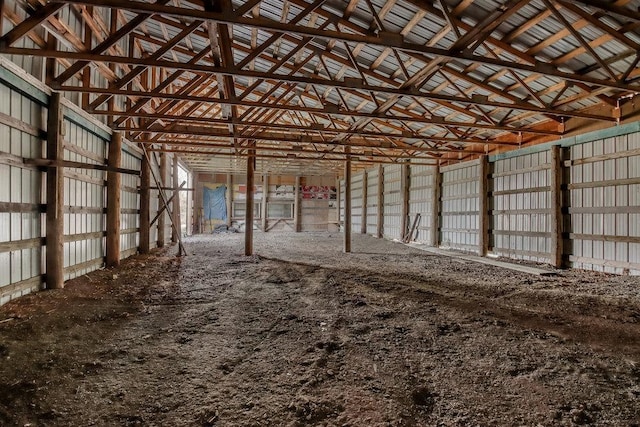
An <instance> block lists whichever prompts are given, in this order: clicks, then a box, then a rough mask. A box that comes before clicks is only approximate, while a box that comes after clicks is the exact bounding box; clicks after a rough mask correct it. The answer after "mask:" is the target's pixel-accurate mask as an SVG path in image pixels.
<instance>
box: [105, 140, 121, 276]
mask: <svg viewBox="0 0 640 427" xmlns="http://www.w3.org/2000/svg"><path fill="white" fill-rule="evenodd" d="M121 162H122V134H121V133H120V132H114V133H113V135H111V142H110V143H109V157H108V159H107V164H108V165H109V167H110V168H119V167H120V166H121ZM121 184H122V175H121V174H120V173H118V172H115V171H113V170H110V171H108V172H107V237H106V245H105V246H106V248H107V256H106V264H107V267H116V266H118V265H119V264H120V190H121V187H122V185H121Z"/></svg>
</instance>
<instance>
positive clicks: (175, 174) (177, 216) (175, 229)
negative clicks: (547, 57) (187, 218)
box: [171, 154, 182, 243]
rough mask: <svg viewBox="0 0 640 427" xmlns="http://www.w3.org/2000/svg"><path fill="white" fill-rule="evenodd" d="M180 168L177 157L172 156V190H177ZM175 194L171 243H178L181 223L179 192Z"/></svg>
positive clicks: (172, 208)
mask: <svg viewBox="0 0 640 427" xmlns="http://www.w3.org/2000/svg"><path fill="white" fill-rule="evenodd" d="M179 170H180V168H179V166H178V155H177V154H174V155H173V173H172V178H173V188H174V189H177V188H178V185H179V184H178V172H179ZM174 191H177V193H175V197H174V198H173V203H172V204H171V215H173V223H174V224H175V225H176V227H173V228H171V241H172V242H173V243H177V242H178V233H181V232H182V221H180V192H179V191H178V190H174Z"/></svg>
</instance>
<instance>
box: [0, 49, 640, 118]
mask: <svg viewBox="0 0 640 427" xmlns="http://www.w3.org/2000/svg"><path fill="white" fill-rule="evenodd" d="M0 52H1V53H6V54H12V55H33V56H43V57H55V58H65V59H70V60H76V61H79V62H90V61H93V62H97V63H116V64H129V65H135V64H138V65H139V66H140V67H142V68H144V69H146V68H149V67H153V68H155V67H158V68H168V69H175V70H183V71H193V72H194V73H199V74H201V73H206V74H216V75H225V76H230V77H233V76H235V77H245V78H248V79H250V80H255V79H257V80H266V81H277V82H280V83H291V84H297V85H302V86H307V85H315V86H328V87H332V88H336V89H345V90H349V91H353V92H355V93H358V94H359V93H360V92H358V91H363V92H365V93H372V92H373V93H382V94H388V95H397V96H406V97H413V98H419V99H426V100H430V101H434V102H447V103H461V104H466V105H477V106H488V107H493V108H504V109H513V110H519V111H528V112H534V113H540V114H548V115H554V116H557V117H576V118H583V119H589V120H600V121H609V122H611V121H615V118H613V117H612V116H611V115H597V114H589V113H583V112H580V111H570V110H560V109H556V108H550V107H541V106H537V105H534V104H531V103H529V102H526V101H519V100H517V99H514V102H500V101H492V100H490V99H489V98H488V97H466V96H456V95H448V94H444V93H435V92H427V91H422V90H419V89H415V88H413V89H412V88H406V89H405V88H394V87H388V86H382V85H377V86H376V85H371V84H362V85H360V86H358V87H356V88H354V87H353V86H352V83H351V82H349V81H344V80H330V79H325V78H319V77H308V76H299V75H289V74H277V73H264V72H258V71H250V70H238V69H237V68H236V67H232V68H227V67H212V66H210V65H201V64H191V63H180V62H174V61H167V60H157V59H150V58H128V57H123V56H113V55H94V54H90V53H83V52H66V51H52V50H42V49H31V48H10V47H5V48H2V47H0ZM612 85H614V86H620V85H622V86H625V87H624V88H621V87H616V89H622V90H626V91H637V90H638V88H634V87H633V86H631V85H628V84H622V83H612ZM52 87H53V88H54V89H56V90H63V91H76V92H83V93H96V94H100V95H101V97H108V96H113V95H121V96H136V97H139V98H143V97H144V96H148V92H142V91H131V90H124V89H117V88H115V87H109V88H101V87H90V88H86V87H82V86H69V85H62V83H58V80H57V79H56V80H54V81H53V82H52ZM176 96H177V97H178V99H182V98H180V97H183V98H185V97H186V98H188V99H191V98H189V97H188V96H187V95H180V96H178V95H175V94H168V93H157V94H155V95H154V97H156V98H164V99H175V98H176ZM361 96H363V97H364V94H362V95H361ZM216 100H217V101H219V102H220V103H221V104H223V105H231V106H238V105H239V106H254V104H256V103H253V102H250V101H246V100H242V99H231V98H224V99H218V98H216ZM201 102H206V100H201ZM257 104H261V103H257ZM263 105H270V104H263ZM273 108H275V107H273ZM327 113H329V111H327ZM434 123H435V122H434Z"/></svg>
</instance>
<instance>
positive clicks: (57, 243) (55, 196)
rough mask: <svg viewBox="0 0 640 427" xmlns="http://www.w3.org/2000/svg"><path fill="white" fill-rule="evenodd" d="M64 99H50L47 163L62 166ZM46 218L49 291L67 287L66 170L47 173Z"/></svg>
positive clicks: (57, 168)
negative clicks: (65, 282) (65, 284)
mask: <svg viewBox="0 0 640 427" xmlns="http://www.w3.org/2000/svg"><path fill="white" fill-rule="evenodd" d="M61 99H62V95H61V94H60V93H59V92H53V93H52V94H51V96H50V98H49V113H48V118H47V159H48V160H51V161H53V162H58V161H60V160H62V159H63V155H64V150H63V142H62V134H61V132H62V121H63V112H62V106H61V104H60V100H61ZM46 194H47V214H46V218H47V219H46V225H47V230H46V243H47V250H46V284H47V288H49V289H62V288H63V287H64V251H63V249H64V169H63V168H62V167H56V166H53V167H50V168H49V169H48V170H47V192H46Z"/></svg>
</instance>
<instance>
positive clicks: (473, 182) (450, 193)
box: [440, 160, 479, 251]
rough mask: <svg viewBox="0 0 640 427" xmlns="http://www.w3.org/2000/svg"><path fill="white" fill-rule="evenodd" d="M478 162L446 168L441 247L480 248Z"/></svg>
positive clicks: (443, 188)
mask: <svg viewBox="0 0 640 427" xmlns="http://www.w3.org/2000/svg"><path fill="white" fill-rule="evenodd" d="M478 189H479V166H478V161H477V160H474V161H471V162H465V163H461V164H459V165H453V166H446V167H444V168H442V197H441V200H442V202H441V216H442V220H441V224H442V225H441V230H440V235H441V240H440V243H441V246H443V247H445V248H452V249H458V250H465V251H476V250H477V249H478V224H479V221H478Z"/></svg>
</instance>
